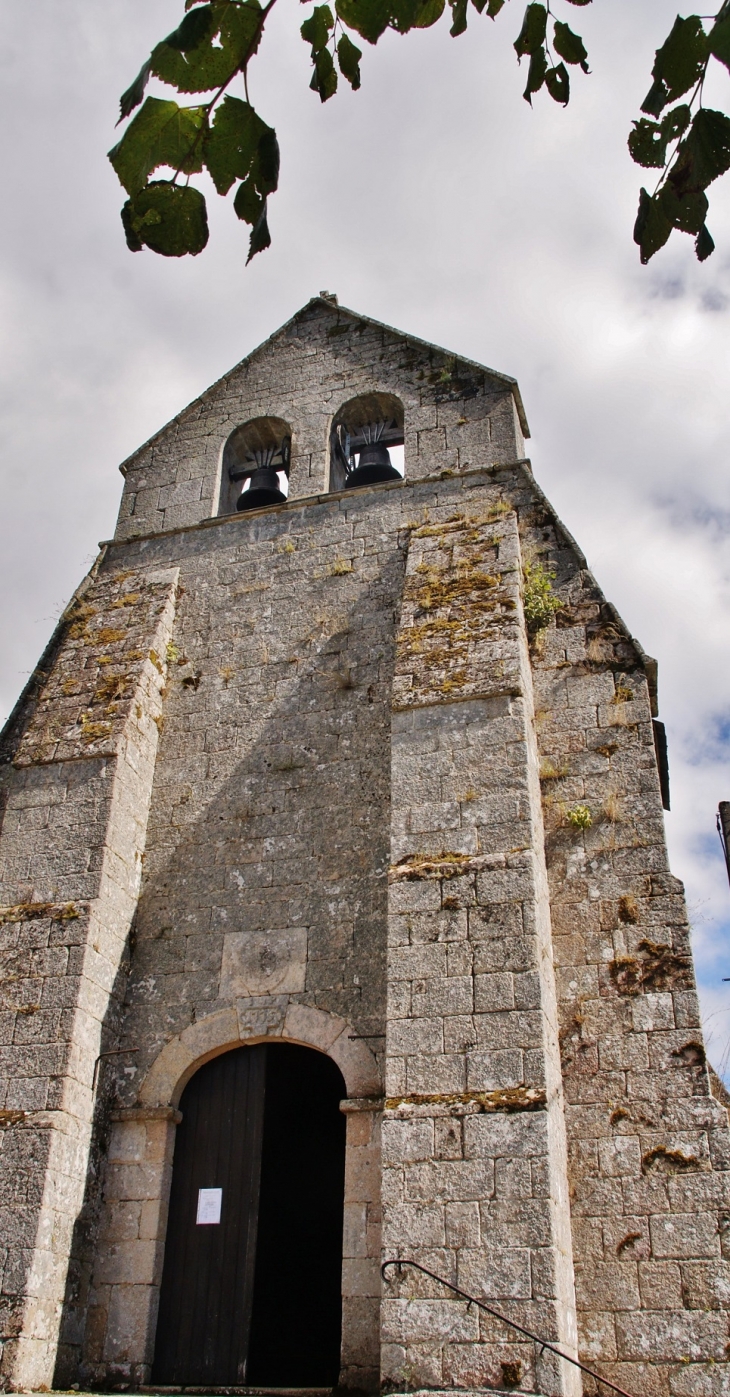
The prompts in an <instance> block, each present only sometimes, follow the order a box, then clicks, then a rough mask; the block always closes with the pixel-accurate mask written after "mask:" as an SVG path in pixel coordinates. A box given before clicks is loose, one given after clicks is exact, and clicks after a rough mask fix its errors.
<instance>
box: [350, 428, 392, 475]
mask: <svg viewBox="0 0 730 1397" xmlns="http://www.w3.org/2000/svg"><path fill="white" fill-rule="evenodd" d="M387 426H388V424H387V423H386V422H373V423H371V424H370V425H368V426H367V427H363V428H362V429H361V433H358V436H360V435H362V437H363V438H364V443H363V445H362V447H361V448H360V451H359V454H358V458H357V465H356V466H355V469H354V470H350V471H349V472H348V474H347V477H346V479H345V489H346V490H350V489H353V488H356V487H357V486H358V485H379V484H380V483H381V482H383V481H386V480H400V479H401V478H402V477H401V475H400V472H399V471H397V470H396V468H395V466H394V465H393V463H392V461H391V459H390V452H389V451H388V448H387V446H386V445H385V442H384V441H381V440H380V438H381V436H382V434H383V432H384V431H386V430H387ZM351 449H352V448H351Z"/></svg>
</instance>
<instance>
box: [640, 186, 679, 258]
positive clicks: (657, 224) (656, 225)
mask: <svg viewBox="0 0 730 1397" xmlns="http://www.w3.org/2000/svg"><path fill="white" fill-rule="evenodd" d="M671 231H672V221H671V219H670V218H669V217H668V215H667V213H666V210H665V209H664V208H663V206H662V204H661V203H660V201H659V200H658V199H657V197H656V196H655V197H654V198H653V199H652V197H651V195H650V194H648V193H647V191H646V190H645V189H642V191H641V194H640V195H639V212H638V214H637V217H636V223H635V224H634V242H635V243H638V245H639V255H640V257H641V261H642V263H643V265H644V266H646V263H647V262H648V261H649V259H650V258H651V257H653V256H654V253H655V252H658V251H659V248H660V247H663V246H664V244H665V242H666V241H667V239H668V238H669V235H670V233H671Z"/></svg>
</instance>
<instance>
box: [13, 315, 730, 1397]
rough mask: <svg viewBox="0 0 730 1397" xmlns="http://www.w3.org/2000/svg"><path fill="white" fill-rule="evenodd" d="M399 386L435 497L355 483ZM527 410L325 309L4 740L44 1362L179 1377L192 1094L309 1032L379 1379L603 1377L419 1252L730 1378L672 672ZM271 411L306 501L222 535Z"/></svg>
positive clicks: (181, 451)
mask: <svg viewBox="0 0 730 1397" xmlns="http://www.w3.org/2000/svg"><path fill="white" fill-rule="evenodd" d="M366 391H368V392H370V391H381V392H390V393H395V394H396V395H398V396H399V397H400V398H401V401H402V402H403V403H404V410H405V459H406V481H405V482H396V483H393V484H389V485H384V486H381V487H377V488H373V489H368V490H362V491H343V492H342V493H341V494H326V493H324V492H325V491H326V490H327V484H328V461H327V443H328V437H329V431H330V424H331V421H332V417H333V414H334V413H336V411H337V410H338V408H339V406H340V405H341V404H342V403H343V402H344V401H346V400H348V399H350V398H352V397H354V396H355V395H357V394H358V393H360V392H366ZM515 393H516V390H515V386H514V384H513V383H512V382H511V380H507V379H504V378H501V377H500V376H499V375H494V374H492V373H490V372H489V371H487V370H480V369H478V368H477V366H474V365H469V364H468V363H467V362H466V361H462V360H458V359H454V358H453V356H449V355H446V354H445V353H444V352H443V351H440V350H436V349H434V348H432V347H430V346H423V345H420V344H419V343H418V342H417V341H413V340H411V339H408V338H407V337H405V336H400V335H398V334H397V333H396V332H394V331H391V330H389V329H387V327H383V326H378V325H375V324H374V323H373V322H370V321H364V320H360V319H359V318H358V317H355V316H353V315H352V314H351V313H350V312H346V311H343V310H341V309H340V308H338V307H337V306H336V305H334V304H332V302H331V301H323V300H317V301H315V302H312V303H311V304H310V306H309V307H307V308H305V310H304V312H301V313H300V314H299V316H297V317H295V319H294V320H293V321H292V322H290V324H289V325H288V326H286V327H284V330H283V331H282V332H280V333H279V335H278V336H276V337H274V339H273V340H271V341H269V342H268V343H267V345H265V346H263V347H262V349H261V350H260V351H257V353H256V354H255V355H253V356H251V358H250V359H249V360H247V361H245V362H244V364H242V365H239V366H238V368H236V369H234V370H233V371H232V373H231V374H230V375H228V376H227V378H226V379H224V380H223V381H222V382H221V383H220V384H218V385H216V386H215V387H214V388H213V389H211V390H209V392H208V393H207V394H205V395H204V396H203V397H202V398H201V399H200V400H198V402H197V403H195V404H193V405H192V406H191V408H189V409H187V410H186V412H184V413H183V414H181V416H180V417H179V418H178V419H176V421H175V422H174V423H172V424H170V426H169V427H168V428H166V429H165V430H164V431H163V432H162V433H160V434H159V435H158V436H157V437H156V438H155V439H154V440H153V441H152V442H151V443H149V444H148V445H147V446H146V447H144V448H143V449H142V451H141V452H140V453H138V454H137V455H136V456H135V457H134V458H132V460H131V461H130V462H128V463H127V465H126V468H125V469H126V480H125V493H124V499H123V504H122V511H121V514H120V521H119V527H118V532H117V537H116V539H115V541H114V542H113V543H112V544H110V545H108V546H106V547H105V549H104V550H103V553H102V555H101V556H100V559H99V561H98V564H97V565H96V567H95V569H94V573H93V575H92V576H91V577H90V578H89V580H88V583H87V584H86V585H85V587H84V588H83V589H82V590H81V591H80V593H79V594H78V596H77V598H76V601H75V603H74V605H73V607H72V608H71V610H70V611H69V613H68V615H67V616H66V617H65V618H64V620H63V623H62V626H61V628H60V630H59V633H58V635H57V637H56V639H55V641H54V644H53V646H52V647H51V649H50V650H49V652H48V654H47V656H46V657H45V658H44V661H43V665H42V667H41V669H40V670H39V672H38V674H37V675H36V677H35V680H34V682H33V684H32V685H31V686H30V688H29V690H28V693H27V695H26V696H25V699H24V700H23V703H22V704H21V705H20V707H19V709H18V711H17V712H16V714H15V715H14V717H13V720H12V722H11V724H10V727H9V729H8V732H7V733H6V738H5V746H4V748H3V752H4V758H5V759H4V765H3V767H2V777H1V780H2V790H3V801H4V806H3V810H4V822H3V827H2V833H1V837H0V878H2V885H1V888H0V896H1V897H2V907H0V947H1V948H2V957H3V959H2V973H3V976H4V979H3V983H2V1001H1V1002H0V1032H2V1035H3V1037H2V1042H1V1043H0V1067H1V1068H2V1073H3V1077H2V1082H3V1085H2V1091H3V1093H4V1094H3V1096H2V1099H1V1100H0V1137H1V1138H0V1168H1V1170H2V1181H1V1183H0V1222H1V1224H2V1225H1V1226H0V1237H2V1239H3V1240H2V1242H0V1265H1V1266H2V1268H3V1270H2V1287H1V1288H0V1297H2V1298H1V1299H0V1318H1V1319H2V1333H3V1341H4V1344H5V1348H4V1354H3V1359H2V1363H3V1367H2V1368H0V1373H1V1374H2V1380H3V1382H4V1384H5V1386H7V1387H22V1386H31V1385H38V1384H40V1383H46V1384H47V1383H50V1382H51V1381H52V1379H53V1374H54V1363H55V1364H56V1366H55V1374H56V1378H57V1380H59V1381H61V1380H63V1381H64V1382H70V1381H83V1382H86V1381H91V1380H93V1381H94V1382H96V1383H103V1382H109V1381H113V1382H115V1383H119V1382H133V1383H139V1382H142V1381H144V1380H145V1379H148V1378H149V1374H150V1364H151V1361H152V1354H153V1349H154V1331H155V1322H156V1305H157V1297H158V1290H159V1280H160V1274H161V1265H162V1257H163V1249H164V1230H165V1218H166V1209H167V1197H168V1191H169V1182H170V1161H171V1158H172V1148H173V1141H174V1130H175V1122H176V1120H177V1119H178V1112H177V1106H178V1102H179V1099H180V1095H181V1093H182V1090H183V1087H184V1085H185V1083H186V1082H187V1081H188V1080H189V1078H190V1077H191V1076H192V1074H193V1073H194V1071H195V1070H196V1069H197V1067H199V1066H200V1065H201V1064H202V1063H203V1062H204V1061H207V1060H208V1059H209V1058H210V1057H212V1056H214V1055H215V1054H217V1053H221V1052H225V1051H226V1050H227V1049H228V1048H230V1047H233V1046H238V1045H239V1044H240V1043H253V1042H260V1041H264V1040H267V1039H276V1038H277V1037H280V1038H283V1039H287V1040H289V1041H291V1042H298V1043H303V1044H308V1045H310V1046H312V1047H315V1048H317V1049H318V1050H320V1051H323V1052H326V1053H329V1054H330V1055H331V1056H332V1057H333V1059H334V1060H335V1061H336V1062H337V1063H338V1065H339V1066H340V1068H341V1070H342V1072H343V1076H344V1078H345V1081H346V1085H347V1092H348V1099H347V1101H346V1102H344V1103H343V1110H345V1112H346V1114H347V1155H346V1198H345V1233H344V1239H343V1319H344V1328H343V1349H342V1374H341V1376H342V1381H343V1383H344V1384H345V1385H347V1386H350V1387H352V1388H361V1389H362V1388H365V1389H373V1388H374V1387H375V1386H376V1384H377V1381H378V1374H379V1373H380V1379H381V1380H382V1382H383V1383H384V1384H385V1386H386V1387H389V1388H405V1387H408V1388H410V1387H413V1386H414V1385H418V1384H421V1385H423V1386H425V1387H430V1388H437V1389H442V1388H449V1389H455V1390H459V1389H460V1390H469V1389H477V1388H478V1389H483V1388H484V1387H498V1388H508V1389H509V1388H514V1387H515V1386H516V1385H519V1387H520V1389H521V1390H523V1391H534V1392H541V1393H545V1394H551V1397H552V1394H558V1393H560V1394H562V1393H563V1391H565V1392H566V1394H567V1393H568V1392H569V1391H570V1392H571V1393H572V1392H573V1391H574V1390H576V1391H577V1388H578V1381H577V1379H576V1377H575V1372H574V1370H572V1369H570V1368H569V1367H568V1365H566V1364H563V1363H561V1362H559V1361H557V1360H554V1359H553V1358H551V1357H550V1356H549V1355H547V1354H545V1353H540V1351H539V1350H538V1349H536V1348H535V1346H534V1345H533V1344H532V1343H531V1342H529V1341H526V1340H524V1339H522V1338H520V1337H519V1336H516V1335H515V1333H514V1331H511V1330H510V1329H509V1328H508V1326H506V1325H504V1324H502V1323H501V1322H500V1321H499V1320H496V1319H491V1318H487V1317H486V1316H484V1315H483V1314H482V1315H478V1314H476V1313H475V1311H474V1310H473V1309H469V1308H468V1307H467V1306H465V1305H464V1303H463V1302H462V1301H460V1300H458V1299H456V1298H454V1297H453V1295H450V1293H449V1292H448V1290H446V1289H444V1288H443V1287H440V1286H439V1285H438V1284H437V1283H436V1282H432V1281H428V1280H426V1279H425V1278H422V1277H420V1278H419V1277H418V1276H417V1274H415V1273H413V1272H408V1271H407V1270H406V1269H405V1268H404V1269H403V1271H402V1273H401V1274H400V1275H394V1274H393V1272H391V1273H390V1280H389V1282H388V1284H387V1286H386V1288H385V1290H384V1292H383V1293H382V1294H381V1284H380V1278H379V1274H378V1260H379V1257H380V1256H382V1257H384V1258H386V1259H389V1258H391V1257H397V1256H401V1257H403V1256H405V1255H410V1256H412V1257H413V1258H414V1259H416V1260H420V1261H421V1262H422V1264H424V1265H427V1266H428V1267H429V1268H430V1269H432V1270H434V1271H435V1272H436V1273H437V1274H439V1275H442V1276H444V1277H445V1278H446V1279H447V1280H451V1281H453V1282H455V1283H456V1284H459V1285H461V1286H463V1287H465V1288H466V1289H467V1290H470V1291H472V1292H473V1293H474V1294H476V1295H478V1296H480V1297H482V1298H486V1299H488V1300H489V1301H490V1302H494V1303H495V1304H496V1306H497V1308H499V1309H501V1310H502V1312H503V1313H504V1314H505V1315H507V1316H508V1317H509V1318H511V1319H513V1320H515V1321H516V1322H517V1323H524V1324H526V1325H527V1326H528V1327H529V1328H534V1329H535V1330H536V1332H538V1333H539V1334H540V1335H542V1336H543V1337H545V1338H548V1339H553V1340H557V1341H558V1342H559V1343H560V1344H562V1346H563V1347H564V1348H565V1349H566V1350H567V1351H570V1350H575V1347H576V1344H577V1351H578V1352H579V1353H580V1355H581V1357H582V1358H583V1359H584V1361H587V1362H589V1363H590V1364H592V1365H593V1366H595V1367H597V1368H598V1369H599V1370H600V1371H602V1372H604V1374H605V1375H606V1376H607V1377H610V1378H611V1380H613V1381H616V1382H618V1384H619V1385H620V1386H622V1387H625V1388H627V1390H629V1391H631V1392H633V1393H635V1397H655V1394H656V1397H715V1394H716V1393H717V1394H718V1397H719V1394H720V1392H721V1390H722V1391H723V1393H724V1386H723V1384H724V1382H725V1377H724V1375H725V1374H726V1372H727V1365H726V1362H725V1359H726V1352H725V1344H726V1343H727V1342H728V1335H727V1308H728V1297H729V1295H730V1290H729V1289H728V1286H727V1277H726V1268H727V1264H728V1263H727V1262H726V1260H725V1251H726V1233H727V1225H726V1224H727V1216H728V1215H730V1200H728V1197H727V1181H728V1179H729V1178H730V1139H729V1136H728V1128H727V1118H726V1114H725V1111H724V1108H722V1107H721V1106H720V1105H719V1104H718V1103H717V1102H716V1101H715V1100H714V1098H713V1097H712V1095H711V1092H710V1083H709V1077H708V1074H707V1069H706V1065H705V1061H704V1050H703V1047H702V1040H701V1034H700V1028H699V1018H698V1011H697V1001H696V995H695V990H694V982H693V978H692V965H691V951H690V944H689V933H688V928H687V925H686V917H685V911H684V904H683V899H682V892H681V887H680V885H679V884H678V883H677V882H676V880H674V879H673V878H672V877H671V874H670V873H669V870H668V866H667V861H666V852H665V847H664V838H663V827H662V811H661V796H660V790H659V782H658V776H657V766H656V757H655V753H654V747H653V738H652V726H651V721H652V702H653V699H652V693H651V692H650V684H649V683H648V680H649V681H652V684H653V680H654V676H655V671H654V668H653V667H652V665H651V663H650V662H648V661H647V659H646V657H645V656H643V652H642V651H641V648H640V647H639V646H638V645H637V643H636V642H634V641H633V640H632V639H631V637H630V636H629V635H628V634H627V632H626V630H625V627H624V626H623V624H622V623H621V621H620V619H619V618H618V617H617V616H616V614H615V612H614V611H613V610H612V608H610V607H609V606H608V605H607V603H606V602H605V599H604V598H603V597H602V595H601V593H600V591H599V589H598V587H597V585H596V583H595V581H594V579H593V578H592V577H591V575H590V574H589V573H588V572H587V570H586V567H585V561H584V559H583V558H582V555H581V554H580V551H579V550H578V549H577V547H576V545H575V544H574V543H573V541H572V540H571V539H570V538H569V536H568V535H567V534H566V533H565V531H564V529H563V528H562V526H561V525H560V523H559V521H558V520H557V519H556V518H555V515H554V513H553V511H552V510H551V509H550V506H549V505H548V503H547V502H546V501H545V499H544V497H543V496H542V494H541V492H540V490H539V489H538V487H537V486H536V484H535V482H534V480H533V478H532V475H531V472H530V470H529V466H528V465H527V464H526V463H524V462H521V461H520V460H518V459H517V458H518V457H521V454H522V449H523V447H522V437H521V434H520V420H522V421H523V419H522V418H521V408H520V405H519V401H518V399H517V398H516V396H515ZM260 414H266V415H269V414H273V415H277V416H281V417H282V418H284V419H285V420H286V421H288V422H290V423H291V425H292V429H293V454H292V475H291V498H290V500H289V501H288V502H287V504H286V505H283V506H281V507H279V508H276V509H273V510H268V511H263V512H252V513H250V514H246V513H244V514H241V515H231V516H227V517H216V515H217V510H218V492H219V477H220V461H221V454H222V450H223V446H224V443H225V440H226V439H227V437H228V435H229V434H230V432H231V431H232V430H233V429H234V428H235V427H237V426H239V425H240V424H241V423H242V422H244V421H247V420H250V419H251V418H253V417H255V416H257V415H260ZM526 563H527V564H529V567H528V568H527V581H526V580H525V579H526V573H525V564H526ZM539 566H543V567H544V568H546V569H547V571H548V573H549V574H552V573H554V574H555V577H554V578H553V579H552V582H553V594H554V597H555V598H556V608H557V609H554V612H553V614H552V617H551V619H550V622H549V625H547V626H544V627H543V628H542V629H538V630H536V629H535V627H534V626H532V627H531V626H528V625H527V624H526V622H525V612H524V609H523V597H524V593H525V587H526V586H527V587H528V590H529V577H530V574H532V576H533V577H534V575H535V574H534V570H535V568H537V567H539ZM527 614H528V616H529V615H530V614H531V613H530V611H529V608H528V613H527ZM576 806H582V807H586V809H587V811H588V821H586V819H585V818H584V817H583V816H581V818H580V819H579V820H577V821H576V819H574V818H573V817H572V816H571V811H572V812H573V813H575V807H576ZM100 1054H109V1056H104V1057H100ZM381 1131H382V1159H381ZM381 1184H382V1187H383V1202H384V1211H383V1218H382V1223H381ZM100 1200H101V1201H100ZM381 1226H382V1234H381ZM381 1242H382V1251H381ZM62 1312H63V1315H62ZM576 1314H577V1334H576V1327H575V1326H576ZM381 1341H382V1347H381ZM588 1386H590V1382H588Z"/></svg>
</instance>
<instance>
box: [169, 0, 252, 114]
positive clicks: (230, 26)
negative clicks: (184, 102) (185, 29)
mask: <svg viewBox="0 0 730 1397" xmlns="http://www.w3.org/2000/svg"><path fill="white" fill-rule="evenodd" d="M211 11H212V16H213V22H212V27H211V30H210V32H209V34H208V36H207V38H205V39H204V40H202V41H201V42H200V43H199V44H198V45H197V47H196V48H194V49H191V50H190V51H189V52H186V53H182V52H180V51H179V50H178V49H176V48H174V47H173V46H171V45H170V44H169V43H167V41H164V42H163V43H161V44H158V45H157V47H156V48H154V49H153V50H152V57H151V59H150V62H151V65H152V72H153V73H154V74H155V76H156V77H158V78H161V79H162V81H163V82H167V83H170V84H171V86H173V87H176V88H177V89H178V91H179V92H210V91H211V89H212V88H215V87H222V86H223V85H224V84H225V83H226V82H228V81H229V79H230V78H232V77H233V74H234V73H237V72H238V70H239V68H240V67H241V65H242V64H243V63H245V62H246V61H247V59H248V58H249V57H250V56H251V54H252V53H254V52H255V51H256V49H257V48H258V42H259V40H260V37H261V34H260V25H261V6H260V4H259V0H245V3H243V0H242V2H241V3H234V0H214V3H213V4H212V5H211ZM183 22H184V21H183ZM217 34H220V45H217V44H215V45H214V44H213V39H214V38H215V36H216V35H217Z"/></svg>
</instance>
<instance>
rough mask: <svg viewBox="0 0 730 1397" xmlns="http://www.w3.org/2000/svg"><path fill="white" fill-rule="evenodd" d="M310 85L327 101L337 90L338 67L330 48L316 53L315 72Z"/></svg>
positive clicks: (322, 100) (321, 98)
mask: <svg viewBox="0 0 730 1397" xmlns="http://www.w3.org/2000/svg"><path fill="white" fill-rule="evenodd" d="M309 86H310V87H311V89H312V91H313V92H318V93H319V99H320V101H321V102H327V101H329V99H330V97H334V95H335V93H336V91H337V69H336V68H335V61H334V59H333V57H332V54H331V53H330V51H329V49H322V50H321V52H320V53H318V54H316V55H315V59H314V72H313V73H312V81H311V82H310V84H309Z"/></svg>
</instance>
